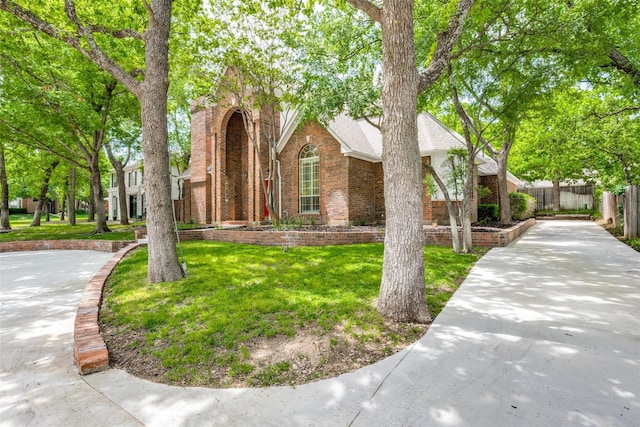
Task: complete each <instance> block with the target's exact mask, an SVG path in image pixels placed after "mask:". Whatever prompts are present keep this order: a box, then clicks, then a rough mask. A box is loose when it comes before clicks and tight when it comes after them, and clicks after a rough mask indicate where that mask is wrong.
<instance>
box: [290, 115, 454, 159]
mask: <svg viewBox="0 0 640 427" xmlns="http://www.w3.org/2000/svg"><path fill="white" fill-rule="evenodd" d="M377 120H378V118H374V119H371V121H372V122H376V121H377ZM299 121H300V115H299V114H297V116H296V119H295V120H290V121H289V123H288V126H286V127H285V128H284V129H283V131H282V136H281V138H280V141H279V143H278V152H281V151H282V149H283V148H284V146H285V145H286V143H287V142H288V140H289V139H290V138H291V136H292V135H293V132H294V131H295V129H296V128H297V126H298V124H299ZM417 124H418V144H419V146H420V154H421V155H422V156H428V155H430V154H432V153H434V152H436V151H448V150H450V149H452V148H464V147H465V145H464V140H463V139H462V137H461V136H460V135H459V134H458V133H456V132H455V131H453V130H451V129H449V128H448V127H446V126H445V125H444V124H442V122H440V121H439V120H438V119H436V118H435V117H434V116H433V115H431V114H429V113H421V114H419V115H418V117H417ZM326 129H327V131H328V132H329V133H330V134H331V135H332V136H333V137H334V138H335V139H336V141H338V143H340V148H341V152H342V153H343V154H344V155H345V156H351V157H356V158H360V159H363V160H367V161H370V162H380V161H382V135H381V133H380V130H379V129H378V128H377V127H375V126H374V125H373V124H371V123H369V121H367V120H365V119H353V118H351V117H349V116H348V115H346V114H341V115H339V116H337V117H336V118H334V119H333V120H331V122H329V124H328V126H326Z"/></svg>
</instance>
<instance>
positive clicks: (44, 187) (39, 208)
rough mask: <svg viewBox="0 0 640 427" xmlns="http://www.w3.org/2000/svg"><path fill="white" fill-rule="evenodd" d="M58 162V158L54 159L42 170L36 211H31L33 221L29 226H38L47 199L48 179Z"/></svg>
mask: <svg viewBox="0 0 640 427" xmlns="http://www.w3.org/2000/svg"><path fill="white" fill-rule="evenodd" d="M59 163H60V160H54V161H53V162H51V164H50V165H49V167H48V168H47V169H46V170H45V171H44V178H43V179H42V185H41V186H40V194H39V195H38V204H37V205H36V211H35V212H34V213H33V221H31V227H40V217H41V216H42V208H43V207H44V204H45V202H46V201H47V191H49V180H50V179H51V175H53V171H54V170H55V169H56V167H57V166H58V164H59Z"/></svg>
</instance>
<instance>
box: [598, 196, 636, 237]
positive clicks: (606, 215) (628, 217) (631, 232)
mask: <svg viewBox="0 0 640 427" xmlns="http://www.w3.org/2000/svg"><path fill="white" fill-rule="evenodd" d="M619 207H622V215H620V209H619ZM638 211H640V185H629V186H628V187H627V188H626V189H625V192H624V195H619V196H616V195H615V194H613V193H611V192H609V191H604V192H603V193H602V203H601V204H600V213H602V218H603V219H605V220H607V221H609V222H611V223H613V225H615V226H616V227H617V226H618V225H620V221H623V222H624V237H625V238H627V239H630V238H632V237H640V216H639V215H638Z"/></svg>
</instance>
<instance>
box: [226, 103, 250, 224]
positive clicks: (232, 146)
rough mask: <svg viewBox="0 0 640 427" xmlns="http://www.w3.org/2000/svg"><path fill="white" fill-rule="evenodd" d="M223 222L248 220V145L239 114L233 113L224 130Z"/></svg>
mask: <svg viewBox="0 0 640 427" xmlns="http://www.w3.org/2000/svg"><path fill="white" fill-rule="evenodd" d="M225 145H226V146H225V154H226V158H225V170H224V177H225V182H224V188H223V190H222V191H223V200H222V217H223V221H248V220H249V200H248V186H249V161H248V160H249V157H248V154H249V153H248V151H249V144H248V136H247V131H246V129H245V127H244V124H243V121H242V115H241V114H240V112H238V111H236V112H234V113H233V114H232V115H231V117H230V118H229V123H228V124H227V128H226V144H225Z"/></svg>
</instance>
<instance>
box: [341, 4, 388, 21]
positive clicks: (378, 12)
mask: <svg viewBox="0 0 640 427" xmlns="http://www.w3.org/2000/svg"><path fill="white" fill-rule="evenodd" d="M347 2H348V3H349V4H350V5H351V6H353V7H355V8H356V9H358V10H361V11H363V12H364V13H366V14H367V15H368V16H369V18H371V20H373V21H374V22H377V23H378V24H380V23H382V9H381V8H379V7H378V6H376V5H375V4H373V3H371V2H370V1H369V0H347Z"/></svg>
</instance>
